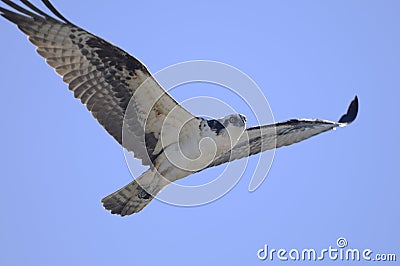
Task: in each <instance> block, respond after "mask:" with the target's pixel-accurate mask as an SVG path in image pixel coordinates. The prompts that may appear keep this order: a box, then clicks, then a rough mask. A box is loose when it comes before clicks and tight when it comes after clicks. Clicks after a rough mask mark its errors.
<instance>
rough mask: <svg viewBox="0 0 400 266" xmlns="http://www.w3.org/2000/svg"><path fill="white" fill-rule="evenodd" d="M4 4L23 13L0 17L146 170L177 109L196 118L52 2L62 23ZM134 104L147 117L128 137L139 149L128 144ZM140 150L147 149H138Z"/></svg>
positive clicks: (134, 63)
mask: <svg viewBox="0 0 400 266" xmlns="http://www.w3.org/2000/svg"><path fill="white" fill-rule="evenodd" d="M2 1H3V2H4V3H5V4H7V5H8V6H10V7H12V8H13V9H14V10H16V11H18V12H20V13H16V12H14V11H10V10H7V9H5V8H2V7H0V14H1V15H2V16H3V17H5V18H6V19H8V20H10V21H11V22H13V23H14V24H16V25H17V26H18V28H19V29H20V30H21V31H22V32H24V33H25V34H26V35H28V37H29V41H30V42H31V43H32V44H34V45H35V46H36V47H37V52H38V53H39V54H40V55H41V56H42V57H44V58H45V59H46V62H47V64H49V65H50V66H51V67H53V68H54V69H55V71H56V72H57V73H58V74H60V75H61V76H62V77H63V81H64V82H66V83H67V84H68V87H69V89H70V90H71V91H73V93H74V96H75V97H76V98H78V99H80V100H81V102H82V103H83V104H84V105H86V107H87V109H88V110H89V111H90V112H91V113H92V115H93V116H94V117H95V118H96V119H97V120H98V122H99V123H100V124H101V125H102V126H103V127H104V128H105V129H106V131H107V132H108V133H109V134H111V135H112V136H113V137H114V138H115V139H116V140H117V141H118V142H119V143H120V144H121V145H123V146H124V148H126V149H128V150H130V151H133V152H134V155H135V157H137V158H139V159H141V160H142V163H143V164H147V165H149V164H151V163H152V159H154V156H153V154H151V153H152V152H153V151H154V150H155V147H156V145H157V142H158V139H157V136H159V133H160V131H161V127H162V122H163V120H164V119H165V118H166V116H167V115H168V113H169V112H170V111H171V110H172V109H173V108H178V109H179V111H178V113H180V114H181V115H180V116H179V115H178V116H177V117H181V118H184V119H183V120H187V119H188V118H191V117H193V116H192V115H191V114H190V113H189V112H188V111H186V110H185V109H183V108H182V107H180V106H179V105H178V103H177V102H175V100H174V99H172V98H171V97H170V96H169V95H168V94H167V93H166V92H165V91H164V90H163V89H162V88H161V86H160V85H159V84H158V83H157V81H156V80H155V79H154V78H153V77H152V76H151V74H150V72H149V71H148V70H147V68H146V67H145V66H144V65H143V64H142V63H141V62H140V61H139V60H138V59H136V58H135V57H133V56H131V55H129V54H128V53H126V52H125V51H123V50H122V49H120V48H118V47H116V46H114V45H112V44H111V43H109V42H107V41H105V40H103V39H101V38H99V37H97V36H95V35H93V34H91V33H89V32H88V31H86V30H84V29H82V28H80V27H78V26H76V25H74V24H72V23H71V22H69V21H68V20H67V19H66V18H65V17H64V16H62V15H61V14H60V13H59V12H58V11H57V10H56V9H55V8H54V6H53V5H52V4H51V3H50V2H49V1H48V0H42V2H43V3H44V4H45V5H46V7H47V8H48V9H49V10H50V11H51V12H52V13H53V14H54V15H55V16H56V17H57V18H58V19H60V20H58V19H55V18H53V17H51V16H50V15H48V14H46V13H45V12H43V11H42V10H40V9H39V8H37V7H36V6H34V5H33V4H32V3H30V2H29V1H27V0H22V3H23V4H25V6H27V7H28V8H29V9H31V11H30V10H27V9H26V8H24V7H22V6H19V5H17V4H15V3H14V2H12V1H9V0H2ZM144 83H146V84H147V86H144V89H145V90H146V92H145V93H136V92H137V89H138V88H139V87H140V86H141V85H143V84H144ZM133 96H134V97H133ZM131 99H132V101H133V102H132V104H133V106H134V111H136V112H137V113H138V114H148V116H140V115H136V116H134V117H131V120H130V121H131V125H130V127H129V128H130V129H131V130H130V131H128V132H129V133H133V134H136V136H138V139H136V141H139V143H135V145H130V144H129V143H130V142H126V144H124V142H123V132H122V131H123V123H124V116H125V113H126V110H127V108H128V104H129V102H130V100H131ZM149 106H150V109H149ZM154 114H157V115H154ZM178 120H179V119H178ZM178 122H180V121H177V123H178ZM138 128H139V129H138ZM140 128H143V130H140ZM145 135H146V136H147V135H148V136H152V137H151V138H150V139H151V141H149V143H145V140H146V137H145ZM140 136H143V137H142V138H140ZM141 140H143V141H141ZM140 145H141V146H143V147H139V148H138V146H140Z"/></svg>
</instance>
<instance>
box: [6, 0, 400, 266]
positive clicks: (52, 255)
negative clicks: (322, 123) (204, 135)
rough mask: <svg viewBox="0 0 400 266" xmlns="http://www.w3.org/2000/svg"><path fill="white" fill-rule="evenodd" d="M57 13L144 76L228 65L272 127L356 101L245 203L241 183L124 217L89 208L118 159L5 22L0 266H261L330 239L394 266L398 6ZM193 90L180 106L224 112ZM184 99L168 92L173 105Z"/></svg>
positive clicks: (214, 6) (331, 115)
mask: <svg viewBox="0 0 400 266" xmlns="http://www.w3.org/2000/svg"><path fill="white" fill-rule="evenodd" d="M34 3H36V4H37V3H39V1H34ZM53 3H54V4H55V6H56V7H57V8H58V9H59V10H60V11H61V13H62V14H64V15H65V16H66V17H67V18H69V19H70V20H71V21H73V22H74V23H76V24H77V25H79V26H82V27H84V28H85V29H87V30H89V31H91V32H92V33H95V34H97V35H100V36H102V37H104V38H105V39H107V40H109V41H111V42H112V43H114V44H117V45H118V46H120V47H121V48H123V49H125V50H126V51H128V52H130V53H131V54H132V55H134V56H137V57H138V58H139V59H140V60H141V61H142V62H144V63H145V64H146V65H147V66H148V68H149V69H150V71H152V72H156V71H158V70H161V69H163V68H165V67H167V66H169V65H171V64H175V63H179V62H182V61H187V60H194V59H206V60H215V61H220V62H224V63H227V64H230V65H232V66H234V67H237V68H239V69H240V70H242V71H243V72H245V73H246V74H248V75H249V76H250V77H251V78H252V79H253V80H254V81H255V82H256V83H257V84H258V85H259V86H260V88H261V89H262V91H263V93H264V94H265V96H266V97H267V99H268V101H269V103H270V105H271V108H272V111H273V114H274V116H275V119H276V120H277V121H281V120H286V119H290V118H295V117H303V118H321V119H330V120H336V119H338V118H339V117H340V116H341V115H342V114H343V113H344V112H345V111H346V108H347V105H348V104H349V102H350V101H351V99H352V98H353V97H354V95H356V94H357V95H358V97H359V100H360V111H359V116H358V118H357V120H356V121H355V122H354V124H352V125H351V126H349V127H347V128H343V129H338V130H336V131H332V132H328V133H324V134H322V135H319V136H317V137H314V138H312V139H309V140H307V141H304V142H302V143H299V144H296V145H293V146H290V147H285V148H281V149H279V150H277V152H276V157H275V160H274V163H273V165H272V168H271V171H270V173H269V175H268V176H267V178H266V180H265V182H264V183H263V184H262V186H261V187H260V188H259V189H258V190H256V191H255V192H253V193H249V192H248V190H247V187H248V184H249V181H250V176H251V175H250V174H245V175H244V176H243V178H242V179H241V180H240V182H239V183H238V184H237V186H236V187H235V188H234V189H233V190H232V191H230V192H229V193H228V194H227V195H225V196H224V197H223V198H221V199H219V200H217V201H215V202H213V203H211V204H207V205H204V206H199V207H176V206H171V205H167V204H165V203H162V202H159V201H157V200H154V201H153V202H152V203H151V204H150V205H149V206H148V207H147V208H145V209H144V210H143V211H142V212H141V213H139V214H136V215H132V216H129V217H125V218H121V217H119V216H115V215H111V214H110V213H109V212H107V211H105V210H104V209H103V208H102V206H101V204H100V199H101V198H102V197H104V196H105V195H108V194H109V193H111V192H113V191H115V190H116V189H118V188H120V187H121V186H123V185H125V184H126V183H128V182H130V180H131V177H130V174H129V171H128V168H127V167H126V164H125V160H124V156H123V151H122V149H121V147H120V146H119V145H118V144H117V143H116V142H115V140H114V139H113V138H111V137H110V136H109V135H108V134H107V133H106V132H105V131H104V130H103V129H102V127H101V126H99V125H98V123H97V122H96V121H95V120H94V119H93V118H92V116H91V115H90V113H89V112H87V110H86V108H85V107H84V106H82V105H81V103H80V102H79V101H78V100H76V99H74V98H73V96H72V94H71V93H70V92H69V91H68V89H67V86H66V85H65V84H63V83H62V82H61V79H60V78H59V77H58V76H57V75H56V74H55V73H54V71H53V70H51V69H50V68H49V67H48V66H47V65H46V64H45V63H44V62H43V59H42V58H40V57H39V56H38V55H37V54H36V53H35V52H34V49H33V47H32V45H31V44H30V43H28V41H27V40H26V37H25V36H24V35H23V34H22V33H21V32H19V31H18V30H17V29H16V28H15V26H13V25H12V24H11V23H9V22H7V21H6V20H4V19H3V18H1V21H0V28H1V42H0V51H1V61H0V79H1V92H2V93H1V94H2V96H1V99H0V101H1V104H0V113H1V114H2V116H1V131H0V132H1V133H0V134H1V135H0V136H1V141H0V143H1V155H0V156H1V160H0V162H1V179H0V180H1V185H0V202H1V205H2V207H1V222H0V224H1V226H0V239H1V241H0V245H1V246H0V265H7V266H8V265H43V266H44V265H143V266H144V265H267V264H271V262H270V261H260V260H259V259H258V258H257V255H256V253H257V250H258V249H260V248H262V247H263V246H264V245H265V244H268V246H269V247H270V248H275V249H279V248H285V249H287V250H290V249H292V248H297V249H300V250H301V249H303V248H314V249H317V250H318V249H323V248H328V247H329V246H333V247H336V239H337V238H338V237H345V238H346V239H347V241H348V247H349V248H359V249H364V248H369V249H372V250H373V251H374V252H376V253H396V254H397V260H398V261H399V260H400V250H399V247H400V240H399V239H400V238H399V237H400V230H399V224H400V207H399V187H400V181H399V179H400V175H399V173H398V164H399V156H398V151H399V148H400V145H399V144H400V143H399V138H398V135H399V131H400V126H399V125H400V124H399V123H398V114H399V111H398V98H399V88H400V75H399V74H400V50H399V47H400V30H399V25H400V16H399V14H398V11H399V10H400V3H399V1H394V0H393V1H390V0H385V1H361V0H360V1H344V0H335V1H333V0H332V1H248V2H243V1H240V2H239V1H236V2H235V1H211V0H204V1H197V2H194V1H158V2H157V1H122V0H121V1H77V0H70V1H60V0H58V1H57V0H53ZM1 6H4V4H1ZM191 88H192V87H190V86H188V87H187V89H191ZM196 88H197V89H196V90H195V91H192V92H191V95H208V94H210V95H211V94H212V95H213V96H215V97H220V98H222V99H224V100H226V101H228V102H229V101H234V100H232V99H229V98H230V97H227V94H226V91H225V90H224V89H222V88H221V91H218V87H213V86H212V85H207V84H202V85H201V84H200V85H196ZM184 91H185V86H182V87H181V88H180V89H179V90H176V91H174V92H173V95H174V96H175V97H176V98H177V99H179V100H183V99H184V95H185V93H184ZM240 106H241V105H240V104H239V103H238V109H239V111H240V108H241V107H240ZM249 123H250V124H252V125H255V122H254V121H249ZM254 160H256V158H252V160H250V164H251V163H254ZM218 171H220V170H219V169H218V168H216V169H215V170H214V169H211V170H207V171H203V172H201V173H199V174H196V175H192V176H191V177H190V179H192V180H202V179H207V180H208V179H210V178H212V177H213V176H214V174H215V173H217V172H218ZM193 182H194V183H196V182H197V181H193ZM323 263H324V265H338V264H339V263H340V262H338V261H329V260H328V259H326V260H325V261H324V262H323ZM371 263H372V262H371ZM396 263H398V262H396ZM396 263H393V262H392V263H387V264H386V263H383V262H381V263H377V264H379V265H395V264H396ZM280 264H282V265H284V264H293V265H300V264H303V265H304V264H308V263H307V262H305V263H304V262H290V261H289V262H280ZM361 264H362V263H361V262H354V264H352V263H347V265H361Z"/></svg>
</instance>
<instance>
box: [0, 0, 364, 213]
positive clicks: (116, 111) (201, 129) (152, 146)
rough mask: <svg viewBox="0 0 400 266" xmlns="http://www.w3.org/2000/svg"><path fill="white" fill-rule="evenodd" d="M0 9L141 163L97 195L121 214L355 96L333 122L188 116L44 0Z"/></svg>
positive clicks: (304, 130) (296, 131)
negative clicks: (330, 117)
mask: <svg viewBox="0 0 400 266" xmlns="http://www.w3.org/2000/svg"><path fill="white" fill-rule="evenodd" d="M2 2H3V3H5V4H6V5H8V6H9V7H8V8H3V7H0V14H1V15H2V16H3V17H4V18H6V19H7V20H9V21H11V22H12V23H14V24H15V25H17V26H18V28H19V29H20V30H21V31H22V32H23V33H25V34H26V35H27V36H28V37H29V41H30V42H31V43H32V44H33V45H35V46H36V48H37V49H36V51H37V52H38V53H39V54H40V55H41V56H42V57H44V59H45V60H46V62H47V64H48V65H50V66H51V67H52V68H53V69H54V70H55V71H56V72H57V73H58V74H59V75H60V76H61V77H62V78H63V81H64V82H65V83H67V84H68V87H69V89H70V90H71V91H72V92H73V93H74V96H75V98H78V99H79V100H80V101H81V102H82V104H84V105H85V106H86V107H87V109H88V110H89V111H90V112H91V113H92V115H93V116H94V118H95V119H97V121H98V122H99V123H100V124H101V125H102V126H103V127H104V128H105V130H106V131H107V132H108V133H109V134H110V135H111V136H112V137H114V139H115V140H116V141H117V142H118V143H119V144H121V145H122V147H123V148H124V149H126V150H128V151H130V152H133V154H134V156H135V157H136V158H137V159H140V160H141V161H142V164H143V165H147V166H149V168H148V170H147V171H145V172H144V173H143V174H142V175H141V176H139V177H138V178H136V179H135V180H133V181H132V182H130V183H129V184H128V185H126V186H124V187H122V188H121V189H119V190H118V191H116V192H114V193H112V194H110V195H108V196H106V197H105V198H103V199H102V203H103V206H104V207H105V209H107V210H110V211H111V213H113V214H119V215H121V216H125V215H130V214H133V213H137V212H139V211H141V210H142V209H143V208H144V207H145V206H147V204H149V202H150V201H151V200H152V199H153V198H154V197H155V196H156V195H157V193H159V192H160V191H161V190H162V189H163V188H164V187H165V186H167V185H168V184H169V183H170V182H173V181H176V180H178V179H181V178H184V177H186V176H188V175H191V174H193V173H197V172H200V171H202V170H204V169H207V168H210V167H213V166H217V165H220V164H223V163H227V162H230V161H233V160H237V159H240V158H244V157H248V156H251V155H254V154H257V153H260V152H263V151H265V150H270V149H274V148H279V147H282V146H287V145H291V144H293V143H297V142H299V141H302V140H305V139H307V138H310V137H312V136H315V135H317V134H320V133H322V132H325V131H329V130H332V129H334V128H336V127H338V126H340V127H342V126H346V125H348V124H350V123H351V122H353V121H354V119H355V118H356V116H357V113H358V99H357V96H356V97H355V98H354V100H353V101H352V102H351V103H350V106H349V107H348V110H347V113H346V114H344V115H343V116H342V117H341V118H340V119H339V121H337V122H332V121H327V120H319V119H291V120H288V121H284V122H279V123H275V124H269V125H262V126H254V127H249V128H246V117H245V116H244V115H241V114H231V115H228V116H226V117H223V118H220V119H205V118H202V117H196V116H194V115H192V114H191V113H190V112H189V111H187V110H186V109H184V108H183V107H182V106H181V105H179V103H177V102H176V101H175V100H174V99H173V98H172V97H171V96H170V95H169V94H168V93H167V92H166V91H165V90H164V89H163V88H162V87H161V86H160V85H159V84H158V83H157V81H156V80H155V78H154V77H153V76H152V75H151V74H150V72H149V71H148V70H147V68H146V66H145V65H144V64H142V63H141V62H140V61H139V60H138V59H136V58H135V57H133V56H131V55H129V54H128V53H127V52H125V51H123V50H122V49H120V48H118V47H116V46H114V45H112V44H111V43H109V42H107V41H105V40H103V39H102V38H100V37H97V36H96V35H94V34H91V33H89V32H88V31H86V30H84V29H82V28H80V27H79V26H76V25H74V24H73V23H71V22H70V21H69V20H67V19H66V18H65V17H64V16H63V15H61V13H60V12H58V11H57V10H56V9H55V7H54V6H53V5H52V4H51V3H50V2H49V1H48V0H42V2H43V3H44V5H45V6H46V7H47V8H48V9H49V11H51V12H52V13H53V16H51V15H49V14H47V13H45V12H44V11H42V10H41V9H39V8H38V7H36V6H35V5H33V4H32V3H31V2H29V1H28V0H21V2H22V4H23V5H24V6H22V5H19V4H16V3H14V2H13V1H10V0H2Z"/></svg>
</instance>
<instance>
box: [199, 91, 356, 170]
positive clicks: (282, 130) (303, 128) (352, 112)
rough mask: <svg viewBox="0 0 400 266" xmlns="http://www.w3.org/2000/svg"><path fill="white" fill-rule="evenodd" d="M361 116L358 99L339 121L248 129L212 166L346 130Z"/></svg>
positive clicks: (300, 121) (296, 122)
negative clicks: (333, 130) (336, 129)
mask: <svg viewBox="0 0 400 266" xmlns="http://www.w3.org/2000/svg"><path fill="white" fill-rule="evenodd" d="M357 113H358V98H357V96H356V97H355V98H354V100H353V101H352V102H351V104H350V106H349V108H348V110H347V113H346V114H344V115H343V116H342V117H341V118H340V120H339V121H338V122H332V121H328V120H319V119H291V120H288V121H285V122H279V123H276V124H271V125H264V126H256V127H250V128H248V129H246V131H245V132H244V134H243V135H242V137H241V138H240V139H239V141H238V143H237V144H236V145H235V146H234V147H233V148H232V149H231V150H230V151H228V152H225V153H223V154H222V155H220V156H219V157H217V158H216V159H215V160H214V161H213V162H212V163H211V164H210V165H209V166H208V167H206V168H209V167H213V166H217V165H220V164H223V163H226V162H231V161H234V160H237V159H241V158H244V157H248V156H251V155H254V154H257V153H260V152H263V151H266V150H271V149H274V148H279V147H282V146H288V145H291V144H294V143H297V142H300V141H303V140H305V139H308V138H310V137H312V136H315V135H318V134H320V133H323V132H326V131H329V130H332V129H334V128H336V127H343V126H346V125H348V124H350V123H351V122H353V121H354V120H355V119H356V117H357Z"/></svg>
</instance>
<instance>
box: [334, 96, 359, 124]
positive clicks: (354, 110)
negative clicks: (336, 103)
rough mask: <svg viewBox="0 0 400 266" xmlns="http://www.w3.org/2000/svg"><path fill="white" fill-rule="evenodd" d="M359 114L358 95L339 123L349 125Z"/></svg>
mask: <svg viewBox="0 0 400 266" xmlns="http://www.w3.org/2000/svg"><path fill="white" fill-rule="evenodd" d="M357 114H358V97H357V95H356V96H355V97H354V99H353V100H352V101H351V103H350V105H349V107H348V108H347V112H346V114H344V115H342V117H341V118H340V119H339V121H338V123H340V124H346V125H348V124H350V123H352V122H353V121H354V120H355V119H356V117H357Z"/></svg>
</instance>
